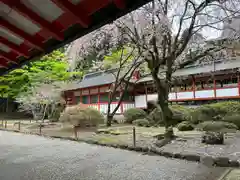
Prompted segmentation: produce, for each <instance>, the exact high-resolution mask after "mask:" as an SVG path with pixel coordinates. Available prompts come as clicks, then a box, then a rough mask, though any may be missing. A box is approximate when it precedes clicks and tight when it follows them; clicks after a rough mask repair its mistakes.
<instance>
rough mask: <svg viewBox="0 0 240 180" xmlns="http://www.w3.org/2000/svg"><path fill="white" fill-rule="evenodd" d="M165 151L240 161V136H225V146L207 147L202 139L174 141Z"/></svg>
mask: <svg viewBox="0 0 240 180" xmlns="http://www.w3.org/2000/svg"><path fill="white" fill-rule="evenodd" d="M161 149H162V150H163V151H167V152H175V153H183V154H184V153H191V154H199V155H210V156H214V157H220V156H221V157H229V158H230V159H231V160H238V161H240V134H239V133H237V134H229V135H227V136H225V144H224V145H206V144H202V143H201V137H197V136H196V137H194V138H190V139H187V140H186V141H172V143H170V144H167V145H166V146H164V147H162V148H161Z"/></svg>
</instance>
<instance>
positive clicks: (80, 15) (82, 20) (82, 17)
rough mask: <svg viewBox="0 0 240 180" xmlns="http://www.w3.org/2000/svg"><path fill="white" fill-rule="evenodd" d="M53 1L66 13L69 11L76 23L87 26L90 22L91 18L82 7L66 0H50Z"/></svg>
mask: <svg viewBox="0 0 240 180" xmlns="http://www.w3.org/2000/svg"><path fill="white" fill-rule="evenodd" d="M51 1H52V2H53V3H55V4H56V5H57V6H58V7H60V8H61V9H62V10H64V11H65V12H67V13H71V14H72V15H73V16H75V18H76V19H77V21H78V23H79V24H80V25H81V26H82V27H84V28H87V27H88V26H89V24H90V23H91V18H90V17H89V16H88V15H87V14H86V12H84V9H83V8H81V7H80V6H79V7H77V6H75V5H74V4H72V3H71V2H69V1H68V0H64V1H63V0H51Z"/></svg>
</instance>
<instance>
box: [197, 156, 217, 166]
mask: <svg viewBox="0 0 240 180" xmlns="http://www.w3.org/2000/svg"><path fill="white" fill-rule="evenodd" d="M200 162H201V163H202V164H204V165H205V166H213V165H214V158H213V157H211V156H207V155H206V156H202V157H200Z"/></svg>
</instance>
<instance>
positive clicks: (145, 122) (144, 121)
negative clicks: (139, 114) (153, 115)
mask: <svg viewBox="0 0 240 180" xmlns="http://www.w3.org/2000/svg"><path fill="white" fill-rule="evenodd" d="M132 123H133V124H134V125H137V126H144V127H148V126H149V121H148V120H147V119H137V120H134V121H133V122H132Z"/></svg>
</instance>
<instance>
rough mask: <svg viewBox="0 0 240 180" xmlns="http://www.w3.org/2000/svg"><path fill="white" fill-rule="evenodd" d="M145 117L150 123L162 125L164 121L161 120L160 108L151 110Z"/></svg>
mask: <svg viewBox="0 0 240 180" xmlns="http://www.w3.org/2000/svg"><path fill="white" fill-rule="evenodd" d="M146 119H147V120H148V121H149V122H150V124H152V125H157V124H158V125H163V124H164V122H163V120H162V111H161V109H160V108H155V109H154V110H153V111H152V112H150V113H149V114H148V116H147V117H146Z"/></svg>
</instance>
